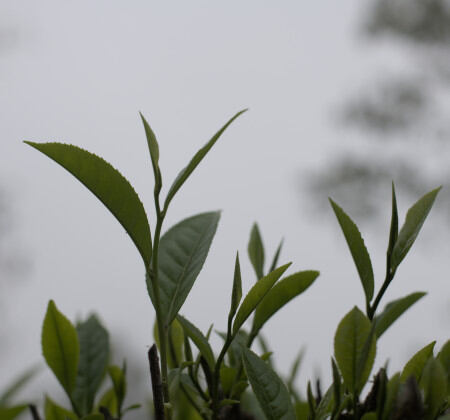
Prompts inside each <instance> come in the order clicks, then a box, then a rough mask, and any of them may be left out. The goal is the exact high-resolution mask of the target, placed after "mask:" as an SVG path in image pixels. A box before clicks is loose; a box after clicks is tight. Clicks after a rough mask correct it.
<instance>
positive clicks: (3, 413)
mask: <svg viewBox="0 0 450 420" xmlns="http://www.w3.org/2000/svg"><path fill="white" fill-rule="evenodd" d="M27 408H28V405H26V404H23V405H17V406H14V407H8V408H7V407H0V419H1V420H14V419H15V418H16V417H18V416H19V415H20V414H22V413H23V412H24V411H25V410H26V409H27Z"/></svg>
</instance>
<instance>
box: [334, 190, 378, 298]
mask: <svg viewBox="0 0 450 420" xmlns="http://www.w3.org/2000/svg"><path fill="white" fill-rule="evenodd" d="M330 203H331V206H332V207H333V210H334V213H335V214H336V217H337V219H338V222H339V224H340V225H341V228H342V232H343V233H344V236H345V240H346V241H347V245H348V247H349V249H350V253H351V254H352V257H353V261H354V262H355V265H356V269H357V270H358V274H359V278H360V279H361V283H362V286H363V289H364V294H365V296H366V301H367V302H370V301H371V300H372V297H373V289H374V279H373V269H372V262H371V261H370V256H369V253H368V252H367V248H366V246H365V244H364V240H363V238H362V236H361V233H360V232H359V230H358V227H357V226H356V225H355V223H354V222H353V221H352V219H350V217H349V216H348V215H347V214H346V213H345V212H344V210H342V209H341V208H340V207H339V206H338V205H337V204H336V203H335V202H334V201H333V200H332V199H331V198H330Z"/></svg>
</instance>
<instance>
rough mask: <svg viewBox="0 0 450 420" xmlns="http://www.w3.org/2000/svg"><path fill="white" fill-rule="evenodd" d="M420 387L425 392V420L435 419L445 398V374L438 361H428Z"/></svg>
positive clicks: (432, 358) (432, 359)
mask: <svg viewBox="0 0 450 420" xmlns="http://www.w3.org/2000/svg"><path fill="white" fill-rule="evenodd" d="M420 386H421V387H422V388H423V390H424V392H425V407H426V408H425V419H429V420H432V419H435V418H436V416H437V414H438V413H439V409H440V408H441V407H442V405H443V403H444V402H445V399H446V397H447V374H446V372H445V370H444V367H443V366H442V363H441V362H440V361H439V360H437V359H435V358H434V357H430V358H429V359H428V361H427V363H426V364H425V367H424V369H423V373H422V378H421V380H420Z"/></svg>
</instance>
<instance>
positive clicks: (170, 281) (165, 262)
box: [147, 212, 220, 326]
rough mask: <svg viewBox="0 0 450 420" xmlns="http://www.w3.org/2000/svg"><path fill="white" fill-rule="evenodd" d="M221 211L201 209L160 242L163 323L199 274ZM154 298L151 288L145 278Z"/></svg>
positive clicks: (170, 316) (178, 306)
mask: <svg viewBox="0 0 450 420" xmlns="http://www.w3.org/2000/svg"><path fill="white" fill-rule="evenodd" d="M219 218H220V213H219V212H210V213H202V214H198V215H196V216H193V217H189V218H188V219H184V220H182V221H181V222H179V223H178V224H176V225H175V226H173V227H172V228H170V229H169V230H168V231H167V232H166V233H165V234H164V235H163V236H162V238H161V242H160V245H159V267H158V269H159V271H158V273H159V287H160V299H161V312H162V314H163V315H162V316H163V320H164V324H165V325H166V326H168V325H170V324H171V322H172V321H173V320H174V319H175V317H176V315H177V314H178V311H179V310H180V308H181V306H182V305H183V303H184V301H185V300H186V298H187V296H188V294H189V292H190V290H191V288H192V286H193V285H194V282H195V280H196V279H197V276H198V275H199V273H200V271H201V269H202V267H203V264H204V262H205V260H206V257H207V255H208V252H209V248H210V246H211V242H212V240H213V238H214V234H215V233H216V229H217V224H218V222H219ZM147 289H148V291H149V294H150V296H151V297H152V300H153V302H154V299H153V288H152V285H151V284H150V282H149V281H148V278H147Z"/></svg>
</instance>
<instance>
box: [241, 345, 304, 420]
mask: <svg viewBox="0 0 450 420" xmlns="http://www.w3.org/2000/svg"><path fill="white" fill-rule="evenodd" d="M243 361H244V367H245V371H246V372H247V376H248V379H249V381H250V384H251V386H252V389H253V392H254V393H255V395H256V398H257V399H258V402H259V404H260V405H261V408H262V410H263V411H264V414H265V415H266V417H267V420H296V416H295V411H294V407H293V405H292V402H291V399H290V396H289V392H288V390H287V388H286V386H285V385H284V383H283V382H282V381H281V379H280V378H279V377H278V376H277V374H276V373H275V372H274V371H273V370H272V369H271V367H270V366H269V365H268V364H267V363H266V362H264V361H262V360H261V359H260V358H259V357H258V356H257V355H256V354H255V353H253V352H252V351H251V350H249V349H244V352H243Z"/></svg>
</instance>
